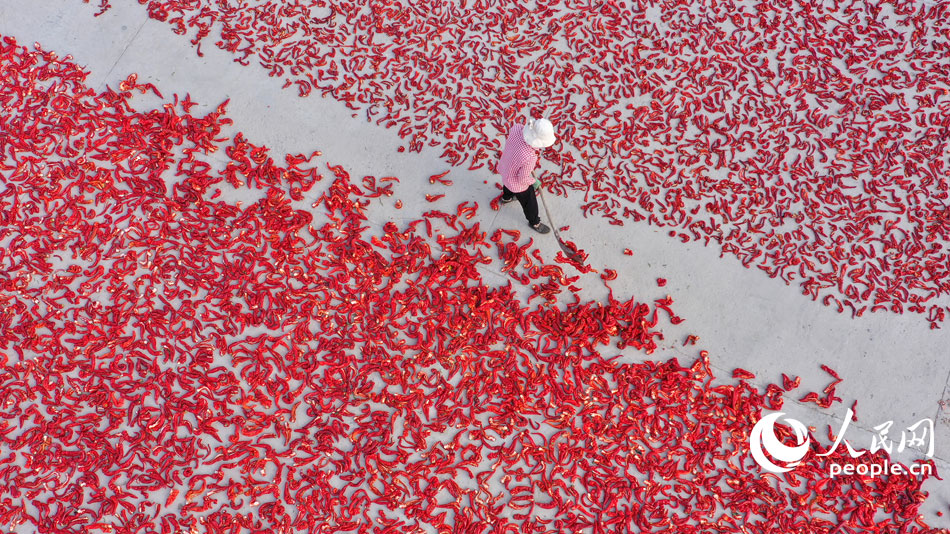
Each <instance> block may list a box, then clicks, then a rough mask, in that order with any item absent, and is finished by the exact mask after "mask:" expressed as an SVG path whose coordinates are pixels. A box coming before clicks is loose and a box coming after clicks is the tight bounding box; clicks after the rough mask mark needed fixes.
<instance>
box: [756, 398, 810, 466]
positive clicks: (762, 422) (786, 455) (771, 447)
mask: <svg viewBox="0 0 950 534" xmlns="http://www.w3.org/2000/svg"><path fill="white" fill-rule="evenodd" d="M783 415H785V412H776V413H771V414H769V415H766V416H765V417H763V418H762V419H759V422H758V423H756V424H755V426H753V427H752V433H751V434H749V449H750V451H751V452H752V458H754V459H755V461H756V462H757V463H758V464H759V465H760V466H761V467H762V469H765V470H766V471H771V472H773V473H784V472H786V471H791V470H792V468H793V467H795V466H796V465H798V462H799V461H800V460H801V459H802V458H804V457H805V453H806V452H808V433H807V429H806V428H805V425H803V424H802V423H801V421H796V420H795V419H785V421H786V422H787V423H788V424H789V425H791V427H792V430H794V431H795V437H796V438H797V440H796V442H797V445H795V446H794V447H789V446H788V445H785V444H784V443H782V442H781V441H779V440H778V438H777V437H775V422H776V421H777V420H778V418H779V417H781V416H783ZM762 449H765V452H768V453H769V455H770V456H771V457H772V458H774V459H776V460H778V461H779V462H782V463H784V464H785V467H782V466H780V465H775V464H774V463H772V461H771V460H769V459H768V458H767V457H766V456H765V453H764V452H763V451H762Z"/></svg>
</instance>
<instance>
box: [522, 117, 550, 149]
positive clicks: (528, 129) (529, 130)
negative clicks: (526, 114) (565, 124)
mask: <svg viewBox="0 0 950 534" xmlns="http://www.w3.org/2000/svg"><path fill="white" fill-rule="evenodd" d="M522 134H523V135H524V142H525V143H528V146H530V147H532V148H546V147H549V146H551V145H553V144H554V141H556V140H557V137H556V136H555V135H554V125H553V124H551V121H549V120H547V119H538V120H534V119H528V124H525V126H524V130H523V131H522Z"/></svg>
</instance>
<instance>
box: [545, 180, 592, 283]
mask: <svg viewBox="0 0 950 534" xmlns="http://www.w3.org/2000/svg"><path fill="white" fill-rule="evenodd" d="M538 196H539V197H541V205H542V206H544V213H546V214H547V215H548V221H549V222H550V223H551V229H552V230H554V237H555V238H557V244H558V246H560V247H561V251H563V252H564V254H565V255H566V256H567V257H568V259H570V260H571V261H573V262H574V263H578V264H581V265H583V264H584V259H585V258H584V255H583V254H581V253H580V252H578V251H576V250H571V248H570V247H568V246H567V244H566V243H564V240H563V239H561V234H560V233H559V232H558V231H557V224H555V223H554V219H552V218H551V210H549V209H548V202H547V201H546V200H544V187H543V186H542V187H540V188H538Z"/></svg>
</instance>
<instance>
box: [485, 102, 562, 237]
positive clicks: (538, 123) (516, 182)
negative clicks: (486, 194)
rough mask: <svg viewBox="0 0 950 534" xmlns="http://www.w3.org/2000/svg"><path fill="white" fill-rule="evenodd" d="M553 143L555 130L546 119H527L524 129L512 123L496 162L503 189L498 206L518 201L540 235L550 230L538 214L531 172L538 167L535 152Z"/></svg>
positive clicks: (538, 182) (535, 184) (534, 181)
mask: <svg viewBox="0 0 950 534" xmlns="http://www.w3.org/2000/svg"><path fill="white" fill-rule="evenodd" d="M555 140H556V137H555V135H554V126H553V125H552V124H551V121H549V120H547V119H538V120H534V119H528V122H527V124H525V125H524V126H522V125H521V124H518V123H513V124H512V125H511V127H510V128H509V129H508V139H507V140H506V141H505V149H504V151H502V153H501V159H500V160H499V161H498V172H499V173H500V174H501V176H502V185H503V186H504V187H503V188H502V190H503V194H502V196H501V202H502V203H503V204H507V203H509V202H511V201H512V200H514V199H516V198H517V199H518V202H519V203H521V209H522V210H524V216H525V218H527V219H528V224H529V225H531V228H534V229H535V230H537V231H538V232H540V233H542V234H546V233H548V232H550V231H551V229H550V228H548V226H547V225H546V224H544V223H542V222H541V216H540V215H539V214H538V199H537V197H536V196H535V195H536V194H537V192H536V191H537V189H538V188H539V187H541V181H540V180H537V179H535V178H534V168H535V166H536V165H537V164H538V151H539V150H540V149H542V148H546V147H549V146H551V145H552V144H554V141H555Z"/></svg>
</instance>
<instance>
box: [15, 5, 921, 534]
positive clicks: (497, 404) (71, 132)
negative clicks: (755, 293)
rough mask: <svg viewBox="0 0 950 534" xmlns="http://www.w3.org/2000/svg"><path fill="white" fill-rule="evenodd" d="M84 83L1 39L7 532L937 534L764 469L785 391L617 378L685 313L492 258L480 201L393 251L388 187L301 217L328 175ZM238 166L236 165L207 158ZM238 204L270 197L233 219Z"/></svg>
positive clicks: (902, 500)
mask: <svg viewBox="0 0 950 534" xmlns="http://www.w3.org/2000/svg"><path fill="white" fill-rule="evenodd" d="M293 9H295V4H282V5H281V6H280V8H279V9H278V10H276V11H275V15H274V16H277V14H280V13H286V12H287V10H293ZM84 79H85V73H83V72H82V71H81V70H80V69H79V68H77V67H76V66H75V65H73V64H72V63H70V62H69V60H68V59H62V58H58V57H56V56H55V55H53V54H52V53H50V52H46V51H43V50H41V49H38V48H37V50H35V51H29V50H27V49H24V48H21V47H19V46H17V45H16V43H15V41H13V40H12V39H10V38H4V39H3V40H2V49H0V106H2V107H4V109H5V110H7V112H5V113H4V114H0V130H2V131H3V132H5V135H4V136H3V137H2V138H0V148H2V149H3V150H2V151H0V153H2V154H3V157H4V159H3V160H2V161H0V165H2V167H0V176H2V187H3V190H2V192H0V213H2V214H3V217H4V226H3V230H2V231H3V232H4V233H3V236H2V239H4V240H6V247H5V249H4V253H3V255H2V256H0V262H2V263H3V268H4V272H5V274H6V276H4V277H3V278H2V279H0V299H2V300H3V302H4V313H2V314H0V346H2V347H4V349H3V351H2V353H0V354H2V356H3V358H4V361H3V366H2V370H0V403H2V407H3V413H4V414H5V419H4V421H3V422H2V423H0V482H2V484H3V486H4V488H6V491H7V492H8V493H9V495H10V497H11V498H10V499H3V500H0V518H2V520H3V521H4V522H5V524H9V525H11V526H12V527H13V528H16V527H18V526H20V525H24V524H26V523H29V524H30V526H29V528H30V529H31V530H37V531H40V532H44V533H45V532H49V533H60V532H77V533H78V532H129V533H132V532H162V533H169V534H170V533H173V532H174V533H177V532H179V531H207V532H222V533H223V532H245V531H246V532H251V531H267V532H290V531H296V530H325V531H334V532H384V531H387V530H388V531H390V532H397V531H398V532H407V531H413V530H440V531H449V530H454V531H472V532H482V531H489V530H494V531H512V532H514V531H529V532H565V531H575V530H590V531H596V532H609V531H615V530H621V531H623V530H635V529H636V530H650V531H652V530H660V529H667V530H671V531H677V532H689V531H697V532H699V531H713V530H714V531H717V532H740V531H746V532H772V531H776V530H779V531H787V532H793V531H798V530H802V531H805V530H814V529H816V528H818V529H820V530H831V529H832V528H844V529H848V530H867V531H873V530H875V529H876V531H878V532H886V531H906V532H915V531H923V530H922V529H919V528H917V526H915V524H914V522H915V520H917V510H918V509H919V507H920V505H921V503H922V502H923V499H924V495H925V494H924V493H923V492H922V491H921V483H922V482H923V481H924V480H926V479H925V478H924V479H920V478H916V477H910V476H909V475H908V476H889V477H882V478H880V479H874V480H864V479H861V477H860V476H858V475H855V476H841V477H837V478H829V477H828V474H827V473H828V470H827V462H828V461H839V462H845V461H850V460H849V459H848V458H847V457H845V456H842V454H846V453H843V452H842V451H838V452H837V453H836V454H834V455H831V456H830V457H828V458H827V459H820V458H818V457H814V458H811V457H808V458H806V461H804V462H803V463H802V465H801V466H800V467H798V468H796V470H794V471H792V472H789V473H787V474H785V475H784V476H782V477H773V476H765V475H762V474H761V473H759V472H758V471H757V470H755V469H750V468H748V465H749V462H750V459H749V458H747V456H748V453H747V447H746V446H745V443H744V440H745V439H746V437H747V436H748V433H749V432H750V430H751V426H752V424H753V423H754V422H755V421H756V420H757V419H758V417H759V415H760V413H761V410H762V409H763V408H768V409H778V408H780V407H781V404H782V402H783V396H782V389H781V388H778V386H769V387H767V388H766V391H765V392H759V391H758V390H756V389H755V388H754V387H752V386H751V385H750V384H748V383H747V382H745V381H740V382H739V383H738V384H735V385H726V384H717V383H715V382H713V379H714V377H713V375H712V372H711V366H710V362H709V359H708V355H707V354H706V353H705V352H701V353H700V357H699V358H698V359H697V360H696V361H695V362H694V363H693V364H692V365H689V366H684V365H681V364H680V363H679V362H678V361H677V360H675V359H672V360H669V361H666V362H654V361H643V362H638V363H619V362H618V361H617V359H618V358H619V356H618V355H616V353H614V352H612V354H611V355H609V356H608V355H606V354H605V353H606V352H607V351H613V347H612V346H614V347H618V348H621V349H623V348H625V347H627V346H630V347H633V348H634V349H637V350H643V351H644V352H646V353H650V352H652V351H653V350H654V349H655V348H656V346H657V345H656V340H657V338H658V337H659V338H660V339H662V334H661V333H660V332H659V330H658V329H657V327H658V325H659V322H660V317H659V315H660V314H659V310H662V311H663V312H664V313H665V314H666V315H667V316H668V317H669V320H670V322H678V321H680V320H681V319H680V318H678V317H677V316H676V315H675V314H674V313H673V311H672V308H671V305H672V299H671V298H669V297H666V298H662V299H658V300H656V301H655V302H654V303H653V304H652V305H651V304H648V303H644V302H638V301H636V300H635V299H633V298H629V299H621V298H616V297H615V295H614V293H613V291H612V290H610V291H609V294H608V297H607V299H606V300H605V301H603V302H601V301H591V300H588V299H586V298H585V297H583V295H581V294H580V291H579V290H578V289H577V288H576V287H575V286H573V285H572V284H573V283H574V282H575V281H576V280H577V277H567V276H565V274H564V271H563V270H562V269H561V268H560V267H559V266H557V265H552V264H547V263H545V262H544V261H543V257H542V256H541V254H540V252H539V251H538V250H537V249H534V248H532V243H531V241H530V240H528V242H527V243H520V238H521V235H520V233H519V232H516V231H497V232H495V233H494V234H493V235H492V236H491V238H488V237H487V236H486V233H485V232H484V231H482V230H481V229H480V223H479V220H478V219H477V218H476V217H477V211H476V210H477V206H473V205H469V203H463V204H462V205H460V206H458V207H457V208H456V209H455V210H454V214H453V213H452V212H451V210H450V212H449V213H446V212H442V211H436V210H432V211H428V212H426V213H424V214H423V216H422V217H421V218H419V219H417V220H414V221H411V222H409V223H407V224H405V225H403V226H402V227H400V226H399V225H397V224H396V223H395V222H388V223H386V224H384V225H383V226H382V228H377V227H376V226H375V225H374V224H373V223H371V222H370V221H369V218H368V215H367V213H366V210H367V209H368V207H369V206H370V204H371V200H370V199H371V198H373V197H375V196H378V193H380V191H381V188H383V187H386V188H388V187H389V186H388V185H385V186H381V185H380V184H387V183H388V182H390V181H392V180H390V179H388V178H382V179H379V180H366V181H364V182H363V183H362V185H363V187H362V188H361V187H360V186H359V185H357V184H355V183H354V181H353V180H352V179H351V176H350V175H349V173H348V172H347V170H346V169H344V168H342V167H340V166H333V165H328V169H329V171H330V172H331V173H332V174H333V179H332V180H327V181H326V182H325V183H323V184H321V186H322V188H321V189H318V190H315V191H313V193H312V194H314V195H315V196H316V197H317V199H316V202H314V204H313V207H314V212H311V211H305V210H300V209H297V208H295V207H294V205H293V203H292V199H294V198H295V195H296V194H302V192H303V191H305V190H309V189H310V188H312V187H315V186H316V182H317V181H320V180H321V176H320V174H319V173H318V172H317V170H316V169H317V167H316V164H312V165H311V163H310V162H311V160H312V159H313V157H314V156H315V155H317V153H314V154H312V155H311V156H310V157H309V158H305V157H304V156H303V155H298V156H287V157H285V158H284V160H285V161H286V163H287V166H286V167H280V166H279V165H277V164H276V163H275V161H277V160H276V159H274V158H271V157H270V156H269V150H267V149H266V148H264V147H258V146H255V145H253V144H252V143H250V142H249V141H248V140H246V139H244V138H243V137H242V136H241V135H240V134H237V135H235V137H234V139H233V140H231V139H229V138H227V136H226V134H225V133H224V132H223V127H224V126H225V125H227V124H228V122H229V121H228V120H227V119H226V118H225V117H223V115H222V114H223V111H224V110H223V107H219V108H218V109H217V110H216V111H215V112H213V113H210V114H208V115H206V116H204V117H195V116H192V115H191V114H190V113H189V112H188V109H189V107H190V106H191V105H193V103H191V102H190V100H189V99H186V100H185V101H179V100H178V98H177V97H175V99H174V102H172V103H169V104H167V105H165V106H163V107H162V108H161V109H158V110H149V111H138V110H136V109H135V108H134V106H133V102H132V100H131V98H132V96H133V94H134V90H135V89H141V88H140V87H139V86H137V85H135V79H134V78H133V77H130V78H129V79H127V80H126V81H125V82H123V83H122V84H120V90H121V91H120V92H115V91H112V90H107V91H105V92H102V93H95V92H94V91H91V90H89V89H88V88H87V87H86V86H85V85H84V84H83V80H84ZM51 86H55V87H57V90H55V91H53V90H46V89H45V88H48V87H51ZM145 90H149V89H148V88H145ZM54 101H55V103H56V104H55V105H53V104H52V102H54ZM221 148H224V150H223V152H225V154H226V155H227V162H226V163H217V162H214V161H212V160H211V158H208V155H209V154H211V153H212V152H216V151H217V150H218V149H221ZM53 154H62V155H60V156H56V157H54V156H53ZM203 163H206V165H205V164H203ZM172 169H174V171H173V170H172ZM174 172H178V173H180V174H178V175H175V176H172V174H173V173H174ZM166 180H169V182H171V183H172V186H171V187H167V186H166ZM178 180H181V181H178ZM229 184H231V187H234V186H238V185H239V184H240V186H242V187H243V184H246V185H247V186H248V187H250V188H255V189H260V190H261V193H262V194H261V195H260V196H259V199H258V200H256V201H253V202H249V203H248V205H247V206H242V205H241V203H238V202H235V203H233V204H230V203H228V202H225V201H221V200H215V199H213V198H212V197H213V196H214V195H215V194H216V193H213V192H212V188H213V187H215V186H220V187H221V188H228V187H229ZM295 188H297V189H299V191H298V192H297V193H295V192H294V189H295ZM420 204H421V203H420ZM417 207H418V206H417ZM492 243H494V244H495V249H496V250H497V251H498V253H499V254H498V256H497V257H495V256H494V255H486V253H485V250H486V249H488V250H491V248H492V247H491V244H492ZM433 245H437V247H434V246H433ZM481 265H487V266H488V267H489V269H491V270H496V271H497V270H499V269H502V268H504V269H506V272H507V274H508V275H510V276H511V277H512V278H515V279H516V281H517V283H514V284H507V285H504V286H499V287H495V286H490V285H488V284H487V283H486V282H485V281H484V280H483V278H482V275H481V272H480V270H479V266H481ZM615 276H616V272H615V271H613V270H610V269H604V274H603V279H604V282H605V283H607V282H608V281H609V280H611V279H613V278H614V277H615ZM534 286H536V287H534ZM608 287H609V286H608ZM522 290H524V291H522ZM530 290H533V291H534V292H533V294H532V296H531V299H534V298H537V297H540V298H541V299H542V300H541V301H540V302H538V303H537V305H534V304H533V301H531V302H529V303H524V302H523V297H522V293H525V294H527V292H528V291H530ZM828 372H830V373H832V371H830V370H828ZM739 376H749V375H743V374H742V372H741V371H740V372H739ZM788 382H791V381H790V380H789V381H788ZM796 385H797V384H796ZM785 386H786V389H788V386H789V384H785ZM830 388H831V389H828V390H826V394H828V395H829V397H831V396H832V395H833V385H832V386H831V387H830ZM832 400H833V399H832ZM779 428H780V432H782V434H783V436H781V437H783V438H784V437H789V436H791V434H790V432H791V431H790V430H789V429H785V428H784V427H779ZM786 434H787V436H786ZM813 442H814V443H818V440H813ZM815 447H816V451H815V452H818V450H817V447H818V445H815ZM875 458H877V459H878V460H880V459H883V458H885V456H884V455H883V452H881V453H879V454H878V455H876V456H875ZM22 502H29V503H30V507H24V506H23V505H22V504H21V503H22ZM829 518H834V522H833V521H831V520H830V519H829ZM872 519H873V524H872V523H869V521H871V520H872Z"/></svg>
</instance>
